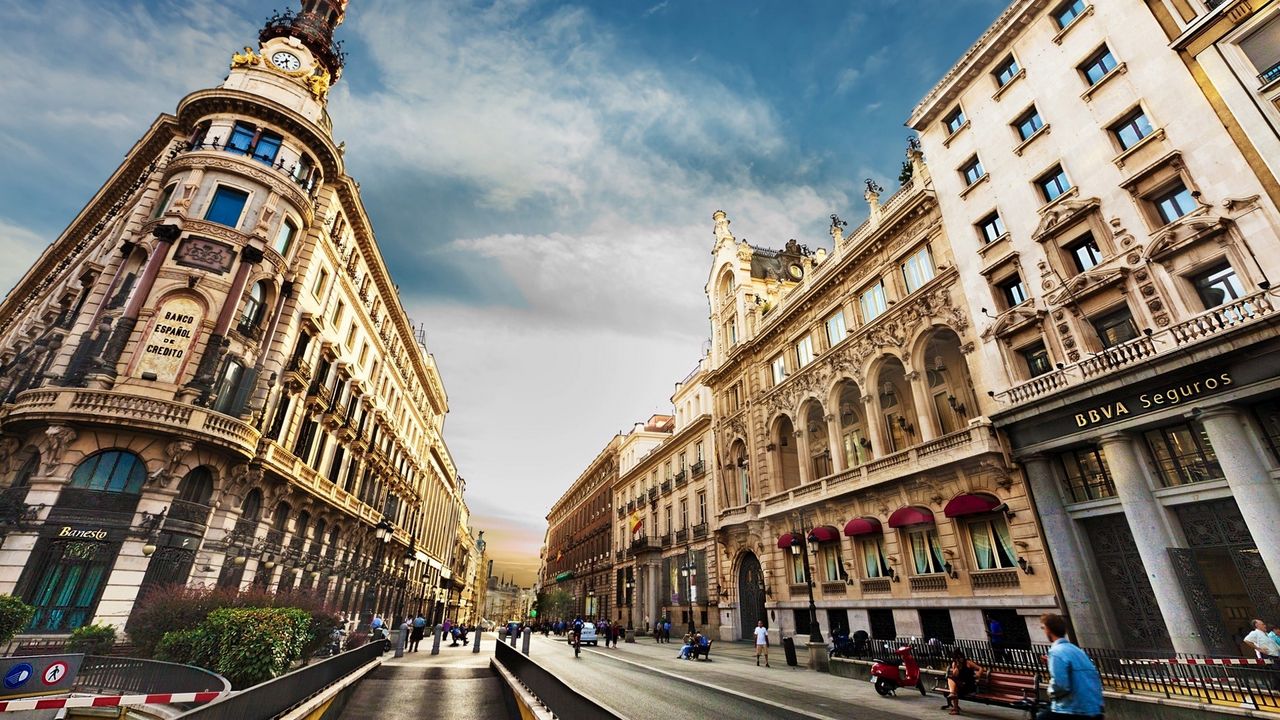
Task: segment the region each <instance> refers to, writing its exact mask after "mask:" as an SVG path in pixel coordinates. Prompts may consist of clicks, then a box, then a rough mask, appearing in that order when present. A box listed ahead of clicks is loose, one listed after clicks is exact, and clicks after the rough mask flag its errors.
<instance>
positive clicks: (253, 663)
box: [201, 608, 311, 688]
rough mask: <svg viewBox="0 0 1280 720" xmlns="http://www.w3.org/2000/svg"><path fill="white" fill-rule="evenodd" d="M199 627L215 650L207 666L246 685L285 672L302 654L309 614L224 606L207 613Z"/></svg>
mask: <svg viewBox="0 0 1280 720" xmlns="http://www.w3.org/2000/svg"><path fill="white" fill-rule="evenodd" d="M201 630H202V631H204V632H205V633H207V635H208V638H209V640H210V641H211V644H212V646H213V652H214V653H216V657H215V658H213V662H211V663H210V664H211V665H213V667H211V668H209V669H210V670H213V671H214V672H217V673H219V674H221V675H222V676H223V677H225V678H227V680H229V681H231V684H232V686H234V687H236V688H246V687H249V686H251V685H256V684H258V683H260V682H263V681H264V680H270V679H271V678H273V677H275V676H276V675H279V674H281V673H283V672H285V671H286V670H288V669H289V666H290V665H292V664H293V662H294V661H295V660H297V659H298V658H300V657H301V656H302V648H303V645H304V644H306V642H307V639H308V637H309V636H310V633H311V615H310V613H308V612H307V611H306V610H300V609H298V608H223V609H220V610H215V611H213V612H212V613H209V617H208V619H206V620H205V622H204V625H203V627H202V628H201Z"/></svg>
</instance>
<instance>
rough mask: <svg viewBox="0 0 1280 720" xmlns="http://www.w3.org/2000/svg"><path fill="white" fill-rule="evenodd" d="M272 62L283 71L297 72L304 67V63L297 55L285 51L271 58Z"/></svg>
mask: <svg viewBox="0 0 1280 720" xmlns="http://www.w3.org/2000/svg"><path fill="white" fill-rule="evenodd" d="M271 62H272V63H273V64H274V65H275V66H276V67H278V68H280V69H281V70H297V69H298V68H300V67H302V61H301V60H299V59H298V56H297V55H294V54H293V53H290V52H284V51H283V50H282V51H280V52H278V53H276V54H275V55H272V56H271Z"/></svg>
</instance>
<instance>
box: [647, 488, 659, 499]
mask: <svg viewBox="0 0 1280 720" xmlns="http://www.w3.org/2000/svg"><path fill="white" fill-rule="evenodd" d="M657 499H658V488H656V487H651V488H649V502H656V501H657Z"/></svg>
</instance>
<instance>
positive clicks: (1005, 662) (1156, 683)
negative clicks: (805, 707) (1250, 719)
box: [852, 638, 1280, 709]
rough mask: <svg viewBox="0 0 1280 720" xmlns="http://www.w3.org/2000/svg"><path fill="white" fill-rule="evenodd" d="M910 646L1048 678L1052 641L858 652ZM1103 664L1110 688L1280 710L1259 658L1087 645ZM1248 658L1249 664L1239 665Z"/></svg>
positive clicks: (935, 663)
mask: <svg viewBox="0 0 1280 720" xmlns="http://www.w3.org/2000/svg"><path fill="white" fill-rule="evenodd" d="M902 645H906V646H909V647H910V648H911V652H912V654H913V655H914V656H915V658H916V660H917V661H918V662H919V663H920V666H921V667H928V668H932V669H934V670H944V669H946V667H947V665H948V664H949V663H950V661H951V654H952V653H953V652H954V651H955V650H963V651H964V653H965V656H966V657H968V658H969V659H971V660H973V661H975V662H977V663H978V664H979V665H982V666H983V667H985V668H988V669H990V670H999V671H1001V672H1007V673H1015V674H1024V675H1036V674H1039V675H1040V676H1041V679H1042V680H1044V681H1047V680H1048V672H1049V671H1048V667H1047V666H1046V665H1045V663H1044V661H1043V660H1042V658H1044V657H1045V656H1046V655H1047V654H1048V652H1049V646H1048V645H1045V644H1040V643H1034V644H1025V645H1022V646H1020V647H1015V646H1012V645H1010V646H1006V647H1003V648H1000V649H997V648H995V647H993V646H992V645H991V643H989V642H986V641H984V640H954V641H952V642H949V643H932V644H931V643H928V642H924V641H921V640H920V639H918V638H896V639H892V640H880V639H871V640H868V641H867V642H866V643H865V644H864V645H863V646H862V647H860V648H857V652H856V653H855V654H853V655H852V657H856V658H861V659H875V658H893V659H894V660H896V657H895V656H894V654H893V649H894V648H897V647H901V646H902ZM1082 649H1083V650H1084V651H1085V653H1086V654H1087V655H1088V656H1089V658H1090V659H1091V660H1093V663H1094V665H1095V666H1097V668H1098V672H1099V674H1100V675H1101V676H1102V687H1103V689H1104V690H1109V691H1112V692H1117V693H1123V694H1127V695H1148V696H1153V695H1154V696H1159V697H1165V698H1170V699H1178V700H1183V701H1187V702H1200V703H1206V704H1209V705H1224V706H1232V707H1237V708H1239V707H1245V708H1250V707H1252V708H1267V709H1280V668H1277V667H1276V666H1274V665H1260V664H1258V662H1259V661H1257V660H1256V659H1254V658H1229V657H1228V658H1222V657H1218V658H1216V660H1215V659H1213V658H1210V657H1209V656H1205V655H1196V654H1191V653H1175V652H1171V651H1165V650H1112V649H1106V648H1082ZM1239 663H1245V664H1239Z"/></svg>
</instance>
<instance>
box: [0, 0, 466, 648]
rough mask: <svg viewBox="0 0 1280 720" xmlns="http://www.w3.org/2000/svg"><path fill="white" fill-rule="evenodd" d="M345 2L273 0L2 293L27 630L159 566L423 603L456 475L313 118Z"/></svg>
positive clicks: (233, 582) (138, 584)
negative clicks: (222, 74) (254, 36)
mask: <svg viewBox="0 0 1280 720" xmlns="http://www.w3.org/2000/svg"><path fill="white" fill-rule="evenodd" d="M345 9H346V2H345V1H344V0H305V1H304V2H303V7H302V10H301V12H297V13H293V12H287V13H285V14H282V15H276V16H275V17H273V18H271V19H270V20H269V21H268V22H267V24H266V26H265V27H264V28H263V29H262V31H261V34H260V37H259V40H260V42H259V43H258V45H257V48H256V49H253V48H249V47H246V48H245V49H244V50H243V51H241V52H238V53H236V54H235V55H234V56H233V57H232V59H231V68H230V71H229V74H228V76H227V78H226V79H225V81H224V82H223V83H222V84H221V85H220V86H218V87H215V88H210V89H205V90H199V91H196V92H194V93H192V94H190V95H188V96H187V97H185V98H184V99H183V100H182V101H181V102H180V103H179V105H178V108H177V111H176V113H175V114H172V115H168V114H166V115H161V116H160V117H158V118H157V119H156V120H155V121H154V122H153V123H152V125H151V126H150V127H149V128H148V129H147V131H146V133H145V134H144V135H143V137H142V138H141V139H140V140H139V141H138V143H137V144H136V145H135V146H134V147H133V148H132V149H131V150H130V151H129V153H128V155H127V156H126V158H125V159H124V161H123V162H122V163H121V165H120V166H119V168H118V169H117V170H116V172H115V173H114V174H113V175H112V176H111V177H110V178H109V179H108V180H107V181H106V183H105V184H104V185H103V187H102V189H101V190H100V191H99V192H98V193H97V194H96V195H95V196H94V197H93V198H92V199H91V200H90V201H89V203H88V204H87V205H86V206H85V208H84V209H83V210H82V211H81V212H80V214H79V215H78V216H77V217H76V218H75V219H74V220H73V221H72V223H71V224H70V225H69V226H68V228H67V229H66V230H65V231H64V232H63V234H62V235H61V236H60V237H59V238H57V239H56V240H55V241H54V242H53V243H52V245H51V246H50V247H49V249H48V250H46V251H45V252H44V254H43V255H41V257H40V258H39V259H37V260H36V261H35V263H34V264H33V265H32V267H31V269H30V270H29V271H28V272H27V274H26V275H25V276H24V277H23V278H22V280H21V281H20V282H19V283H18V285H17V286H16V287H15V288H14V290H13V291H12V292H11V293H10V294H9V295H8V297H7V298H6V299H5V300H4V302H3V303H2V304H0V377H2V378H3V380H0V398H3V406H2V407H0V433H2V437H0V461H2V462H0V471H2V472H0V483H3V486H4V488H3V499H4V507H5V512H4V517H3V546H2V547H0V568H3V571H0V592H14V593H16V594H18V595H20V596H22V597H23V598H24V599H25V600H26V601H27V602H29V603H31V604H33V605H35V606H36V607H37V613H36V617H35V619H34V620H33V622H32V624H31V627H30V628H29V630H30V631H31V632H36V633H66V632H69V631H71V630H72V629H74V628H75V627H77V626H80V625H83V624H86V623H89V622H102V623H109V624H112V625H116V626H124V625H125V624H126V621H127V619H128V617H129V615H130V611H131V610H132V608H133V606H134V603H135V600H136V599H137V597H138V596H139V594H140V593H143V592H147V591H148V590H149V589H151V588H155V587H161V586H164V585H167V584H170V583H190V584H205V585H213V584H217V585H220V586H225V587H237V588H248V587H257V588H262V589H277V590H290V589H299V590H304V591H310V592H318V593H322V594H323V595H324V596H325V597H326V598H328V600H329V601H330V602H331V603H333V605H334V606H335V607H337V608H339V609H342V610H346V611H347V612H348V613H350V614H351V615H352V616H355V615H357V614H359V615H361V616H363V618H365V619H367V618H368V617H369V616H370V614H371V613H373V612H381V613H383V614H385V615H393V614H399V613H400V612H402V611H414V612H416V611H417V610H419V609H422V610H425V611H434V612H435V613H436V614H437V615H440V614H442V613H443V609H444V606H445V604H446V603H447V602H448V599H447V597H441V598H439V600H438V604H437V605H435V606H434V607H425V606H424V603H425V602H426V598H427V596H428V595H429V590H430V589H431V588H435V587H438V586H440V582H441V580H442V577H444V576H446V575H447V574H448V573H449V568H450V565H451V563H452V562H453V560H454V558H453V556H452V554H453V552H454V548H455V538H456V534H457V530H456V528H457V526H458V523H459V521H460V518H463V517H465V506H464V504H463V497H462V484H461V482H460V480H459V478H458V474H457V470H456V468H455V467H454V464H453V461H452V459H451V457H450V454H449V451H448V448H447V447H446V445H445V442H444V440H443V438H442V435H441V433H442V431H443V424H444V418H445V415H446V413H447V412H448V402H447V398H446V396H445V392H444V387H443V385H442V383H441V380H440V376H439V373H438V371H437V369H436V366H435V362H434V359H433V358H432V356H431V355H430V353H428V352H427V350H426V348H425V346H424V345H423V344H422V339H421V337H420V336H418V335H415V333H414V328H413V327H412V325H411V324H410V322H409V319H408V318H407V317H406V315H405V312H404V310H403V309H402V308H401V305H400V301H399V298H398V296H397V291H396V286H395V284H394V282H393V281H392V278H391V276H390V274H389V272H388V270H387V267H386V266H385V264H384V263H383V259H382V256H381V255H380V253H379V251H378V248H377V245H376V243H375V240H374V236H373V230H372V227H371V226H370V222H369V218H368V217H367V215H366V214H365V211H364V208H363V206H362V204H361V201H360V195H359V191H358V187H357V184H356V182H355V181H354V180H353V179H352V178H350V177H348V176H347V175H346V173H345V171H344V161H343V155H342V148H341V146H340V145H338V144H337V143H335V141H334V139H333V136H332V127H331V121H330V118H329V115H328V112H327V110H326V99H327V95H328V91H329V87H330V86H331V85H332V84H333V83H336V82H337V81H338V78H339V77H340V74H341V71H342V63H343V59H344V58H343V54H342V52H341V50H340V47H339V46H338V45H337V44H335V43H334V41H333V31H334V29H335V28H336V27H337V25H338V24H339V23H340V22H341V21H342V18H343V15H344V12H345Z"/></svg>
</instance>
